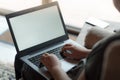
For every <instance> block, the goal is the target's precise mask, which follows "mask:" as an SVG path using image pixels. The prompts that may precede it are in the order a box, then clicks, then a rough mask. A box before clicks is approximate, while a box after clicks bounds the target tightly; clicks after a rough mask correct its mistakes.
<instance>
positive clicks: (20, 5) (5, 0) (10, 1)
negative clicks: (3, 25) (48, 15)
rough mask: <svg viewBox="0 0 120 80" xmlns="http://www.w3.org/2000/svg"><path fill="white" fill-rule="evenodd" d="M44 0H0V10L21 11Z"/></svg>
mask: <svg viewBox="0 0 120 80" xmlns="http://www.w3.org/2000/svg"><path fill="white" fill-rule="evenodd" d="M41 3H42V0H0V12H2V11H3V12H5V13H7V12H6V11H13V12H14V11H19V10H23V9H27V8H30V7H34V6H38V5H41Z"/></svg>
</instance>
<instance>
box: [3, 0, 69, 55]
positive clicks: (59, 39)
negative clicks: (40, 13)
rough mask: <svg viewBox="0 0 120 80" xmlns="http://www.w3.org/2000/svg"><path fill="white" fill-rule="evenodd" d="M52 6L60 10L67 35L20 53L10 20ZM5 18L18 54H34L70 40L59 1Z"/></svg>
mask: <svg viewBox="0 0 120 80" xmlns="http://www.w3.org/2000/svg"><path fill="white" fill-rule="evenodd" d="M52 6H57V8H58V12H59V15H60V18H61V22H62V25H63V28H64V31H65V35H63V36H61V37H58V38H55V39H53V40H50V41H47V42H45V43H42V44H38V45H36V46H33V47H30V48H28V49H25V50H22V51H20V50H19V48H18V45H17V42H16V38H15V35H14V32H13V29H12V26H11V24H10V21H9V19H10V18H13V17H16V16H20V15H22V14H27V13H30V12H34V11H37V10H41V9H45V8H48V7H52ZM5 17H6V20H7V23H8V26H9V29H10V33H11V36H12V39H13V42H14V45H15V48H16V50H17V53H26V54H27V53H30V52H33V51H36V50H40V49H43V48H45V47H46V46H50V45H52V44H55V43H59V42H62V41H65V40H67V39H69V37H68V33H67V30H66V27H65V23H64V20H63V17H62V14H61V11H60V8H59V4H58V2H57V1H55V2H51V3H48V4H45V5H40V6H37V7H33V8H30V9H26V10H22V11H18V12H14V13H11V14H8V15H6V16H5Z"/></svg>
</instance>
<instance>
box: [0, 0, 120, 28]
mask: <svg viewBox="0 0 120 80" xmlns="http://www.w3.org/2000/svg"><path fill="white" fill-rule="evenodd" d="M52 1H58V2H59V4H60V8H61V11H62V14H63V18H64V21H65V23H66V24H68V25H73V26H75V27H78V28H81V27H82V26H83V24H84V22H85V20H86V19H87V18H89V17H96V18H99V19H103V20H109V21H115V22H119V20H120V13H119V12H118V11H117V10H116V9H115V7H114V5H113V2H112V0H52ZM41 3H42V0H0V12H1V11H2V9H6V10H10V11H19V10H22V9H26V8H30V7H33V6H38V5H41Z"/></svg>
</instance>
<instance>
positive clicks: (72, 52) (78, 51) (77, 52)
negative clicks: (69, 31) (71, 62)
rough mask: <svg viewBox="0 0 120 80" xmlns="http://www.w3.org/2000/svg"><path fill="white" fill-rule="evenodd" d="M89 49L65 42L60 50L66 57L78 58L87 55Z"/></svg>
mask: <svg viewBox="0 0 120 80" xmlns="http://www.w3.org/2000/svg"><path fill="white" fill-rule="evenodd" d="M90 51H91V50H88V49H83V48H80V47H77V46H75V45H72V44H66V45H65V46H64V47H63V48H62V51H61V54H62V55H63V56H65V57H66V58H70V59H76V60H80V59H82V58H85V57H87V55H88V53H90Z"/></svg>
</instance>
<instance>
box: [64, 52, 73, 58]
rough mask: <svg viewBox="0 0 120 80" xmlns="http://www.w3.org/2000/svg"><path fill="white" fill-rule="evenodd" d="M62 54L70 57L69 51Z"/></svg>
mask: <svg viewBox="0 0 120 80" xmlns="http://www.w3.org/2000/svg"><path fill="white" fill-rule="evenodd" d="M63 55H64V56H66V57H68V58H72V54H69V53H66V52H65V53H63Z"/></svg>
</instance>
